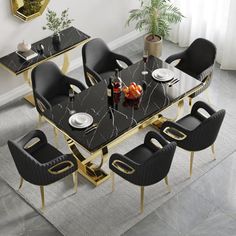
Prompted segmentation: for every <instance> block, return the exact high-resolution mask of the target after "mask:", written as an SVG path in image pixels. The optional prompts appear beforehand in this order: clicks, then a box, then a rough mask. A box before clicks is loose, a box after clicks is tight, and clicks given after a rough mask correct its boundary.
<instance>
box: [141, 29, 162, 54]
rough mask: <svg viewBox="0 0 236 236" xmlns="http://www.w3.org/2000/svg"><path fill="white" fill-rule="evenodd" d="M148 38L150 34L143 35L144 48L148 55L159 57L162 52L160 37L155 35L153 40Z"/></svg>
mask: <svg viewBox="0 0 236 236" xmlns="http://www.w3.org/2000/svg"><path fill="white" fill-rule="evenodd" d="M150 38H151V35H150V34H148V35H146V36H145V37H144V48H145V49H147V50H148V54H149V55H152V56H154V57H160V56H161V53H162V37H161V36H155V38H154V39H153V40H151V39H150Z"/></svg>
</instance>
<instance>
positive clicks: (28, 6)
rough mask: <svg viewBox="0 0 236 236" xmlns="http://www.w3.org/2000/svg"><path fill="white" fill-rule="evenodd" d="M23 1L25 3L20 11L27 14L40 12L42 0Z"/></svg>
mask: <svg viewBox="0 0 236 236" xmlns="http://www.w3.org/2000/svg"><path fill="white" fill-rule="evenodd" d="M23 3H24V5H23V6H22V7H21V8H20V9H18V11H19V12H21V13H22V14H24V15H25V16H30V15H32V14H35V13H37V12H39V11H40V9H41V7H42V0H24V1H23Z"/></svg>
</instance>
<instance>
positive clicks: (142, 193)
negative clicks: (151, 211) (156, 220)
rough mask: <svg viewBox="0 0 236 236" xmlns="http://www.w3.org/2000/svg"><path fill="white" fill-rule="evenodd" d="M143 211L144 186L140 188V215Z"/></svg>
mask: <svg viewBox="0 0 236 236" xmlns="http://www.w3.org/2000/svg"><path fill="white" fill-rule="evenodd" d="M143 210H144V186H141V201H140V213H143Z"/></svg>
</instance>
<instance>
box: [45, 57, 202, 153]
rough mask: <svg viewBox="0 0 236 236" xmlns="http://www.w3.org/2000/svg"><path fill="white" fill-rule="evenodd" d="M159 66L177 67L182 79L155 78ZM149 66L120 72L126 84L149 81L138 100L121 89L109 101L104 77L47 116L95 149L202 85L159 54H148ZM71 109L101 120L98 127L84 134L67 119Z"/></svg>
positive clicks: (87, 147) (179, 76) (81, 143)
mask: <svg viewBox="0 0 236 236" xmlns="http://www.w3.org/2000/svg"><path fill="white" fill-rule="evenodd" d="M156 68H168V69H170V70H172V71H174V73H175V77H176V78H179V79H180V81H179V82H178V83H176V84H174V85H173V86H172V87H169V86H168V84H167V83H161V82H157V81H155V80H154V79H153V78H152V76H151V73H152V71H153V70H155V69H156ZM147 69H148V71H149V73H148V75H145V76H144V75H142V74H141V71H142V70H143V62H142V61H140V62H138V63H136V64H134V65H132V66H130V67H128V68H127V69H124V70H122V71H121V73H120V77H121V79H122V80H123V81H124V83H125V84H127V85H128V84H129V83H130V82H132V81H135V82H136V83H137V84H140V85H143V83H145V84H146V89H145V90H144V93H143V95H142V97H141V98H140V100H139V101H127V100H126V99H125V97H124V94H123V93H121V95H120V97H116V98H114V101H113V103H110V102H108V99H107V91H106V89H107V81H102V82H100V83H98V84H96V85H95V86H92V87H90V88H88V89H87V90H84V91H82V92H81V93H79V94H76V96H75V100H74V102H70V101H69V100H66V101H64V102H62V103H60V104H58V105H56V106H54V107H53V108H52V110H47V111H45V113H44V116H45V117H47V118H48V119H49V120H51V121H52V122H53V123H54V124H56V126H57V127H58V128H59V129H61V130H63V131H64V132H65V133H67V134H68V136H70V137H71V138H73V139H74V140H75V141H76V142H78V143H79V144H80V145H82V146H83V147H84V148H86V149H87V150H88V151H89V152H94V151H96V150H98V149H99V148H101V147H103V146H104V145H106V144H108V143H109V142H111V141H112V140H114V139H116V138H117V137H119V136H120V135H122V134H123V133H125V132H126V131H128V130H129V129H131V128H133V127H135V126H136V125H137V124H140V123H142V122H143V121H145V120H146V119H148V118H150V117H152V116H153V115H156V114H158V113H160V112H161V111H163V110H164V109H166V108H168V107H169V106H170V105H171V104H173V103H174V102H176V101H178V100H180V99H181V98H183V97H184V96H186V94H189V93H191V91H193V90H194V89H196V88H198V87H201V85H202V83H201V82H200V81H198V80H196V79H195V78H193V77H191V76H189V75H187V74H185V73H183V72H181V71H180V70H178V69H177V68H175V67H173V66H172V65H169V64H167V63H165V62H163V61H161V60H160V59H158V58H154V57H149V60H148V63H147ZM71 110H75V111H76V112H87V113H89V114H90V115H91V116H92V117H93V119H94V122H95V123H98V128H97V129H96V130H95V131H93V132H90V133H89V134H85V130H79V129H75V128H73V127H71V126H70V124H69V123H68V119H69V117H70V111H71Z"/></svg>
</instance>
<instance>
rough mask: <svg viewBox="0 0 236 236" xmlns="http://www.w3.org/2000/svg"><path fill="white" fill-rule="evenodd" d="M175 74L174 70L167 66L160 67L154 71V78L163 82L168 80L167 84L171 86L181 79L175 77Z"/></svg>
mask: <svg viewBox="0 0 236 236" xmlns="http://www.w3.org/2000/svg"><path fill="white" fill-rule="evenodd" d="M174 75H175V74H174V72H173V71H172V70H169V69H166V68H158V69H156V70H154V71H153V72H152V77H153V79H154V80H156V81H158V82H162V83H165V82H168V83H167V84H168V86H169V87H171V86H172V85H174V84H176V83H178V82H179V81H180V79H178V78H175V77H174Z"/></svg>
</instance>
